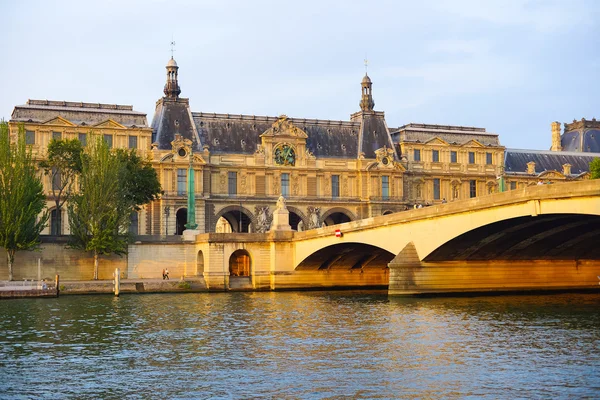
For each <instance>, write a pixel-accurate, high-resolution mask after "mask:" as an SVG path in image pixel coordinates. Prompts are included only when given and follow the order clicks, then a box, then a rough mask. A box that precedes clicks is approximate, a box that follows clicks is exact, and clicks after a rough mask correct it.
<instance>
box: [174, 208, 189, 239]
mask: <svg viewBox="0 0 600 400" xmlns="http://www.w3.org/2000/svg"><path fill="white" fill-rule="evenodd" d="M185 224H187V208H185V207H182V208H180V209H179V210H177V212H176V213H175V234H176V235H182V234H183V231H184V230H185Z"/></svg>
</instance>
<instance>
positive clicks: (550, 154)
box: [504, 149, 600, 175]
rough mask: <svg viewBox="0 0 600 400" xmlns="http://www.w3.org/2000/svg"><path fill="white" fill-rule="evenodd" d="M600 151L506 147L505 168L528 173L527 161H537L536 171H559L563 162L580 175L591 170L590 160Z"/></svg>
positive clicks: (509, 171)
mask: <svg viewBox="0 0 600 400" xmlns="http://www.w3.org/2000/svg"><path fill="white" fill-rule="evenodd" d="M597 157H600V153H577V152H567V151H544V150H521V149H506V151H505V153H504V170H505V172H506V173H507V174H510V173H526V172H527V163H528V162H531V161H533V162H535V171H536V173H540V172H543V171H559V172H561V171H562V169H563V167H562V166H563V164H571V175H580V174H581V173H583V172H587V171H589V170H590V162H591V161H592V160H593V159H594V158H597Z"/></svg>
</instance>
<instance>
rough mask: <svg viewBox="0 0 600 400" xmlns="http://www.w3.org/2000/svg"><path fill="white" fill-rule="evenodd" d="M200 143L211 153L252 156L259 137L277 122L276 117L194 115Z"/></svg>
mask: <svg viewBox="0 0 600 400" xmlns="http://www.w3.org/2000/svg"><path fill="white" fill-rule="evenodd" d="M192 116H193V120H194V124H195V126H196V130H197V131H198V134H199V135H200V141H201V142H202V144H203V145H207V146H208V148H209V150H210V152H211V153H239V154H252V153H254V152H255V151H256V149H257V144H259V143H260V142H261V141H260V138H259V136H260V135H261V134H262V133H263V132H265V131H266V130H267V129H269V128H270V127H271V125H272V124H273V123H274V122H275V121H276V120H277V118H275V117H257V116H250V115H230V114H214V113H213V114H209V113H193V114H192Z"/></svg>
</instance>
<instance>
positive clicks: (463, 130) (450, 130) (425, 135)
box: [392, 123, 501, 146]
mask: <svg viewBox="0 0 600 400" xmlns="http://www.w3.org/2000/svg"><path fill="white" fill-rule="evenodd" d="M392 137H393V139H394V142H395V143H399V142H421V143H424V142H427V141H429V140H431V139H433V138H436V137H437V138H440V139H442V140H443V141H445V142H448V143H450V144H463V143H467V142H469V141H471V140H477V141H478V142H479V143H481V144H483V145H484V146H501V144H500V140H499V138H498V134H496V133H489V132H486V131H485V128H476V127H471V126H452V125H431V124H415V123H410V124H407V125H403V126H401V127H400V128H398V129H397V130H394V131H393V132H392Z"/></svg>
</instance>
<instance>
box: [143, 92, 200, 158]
mask: <svg viewBox="0 0 600 400" xmlns="http://www.w3.org/2000/svg"><path fill="white" fill-rule="evenodd" d="M176 134H179V135H181V136H182V137H183V138H184V139H188V140H191V141H192V142H193V143H194V150H196V151H199V150H201V149H202V145H203V144H204V142H202V141H201V139H200V138H199V137H198V134H197V131H196V126H195V125H194V121H193V119H192V113H191V111H190V105H189V101H188V99H182V98H178V99H170V98H162V99H160V100H158V102H157V103H156V110H155V111H154V117H153V118H152V142H153V143H158V148H159V149H161V150H168V149H171V142H172V141H173V140H174V139H175V135H176Z"/></svg>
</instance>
